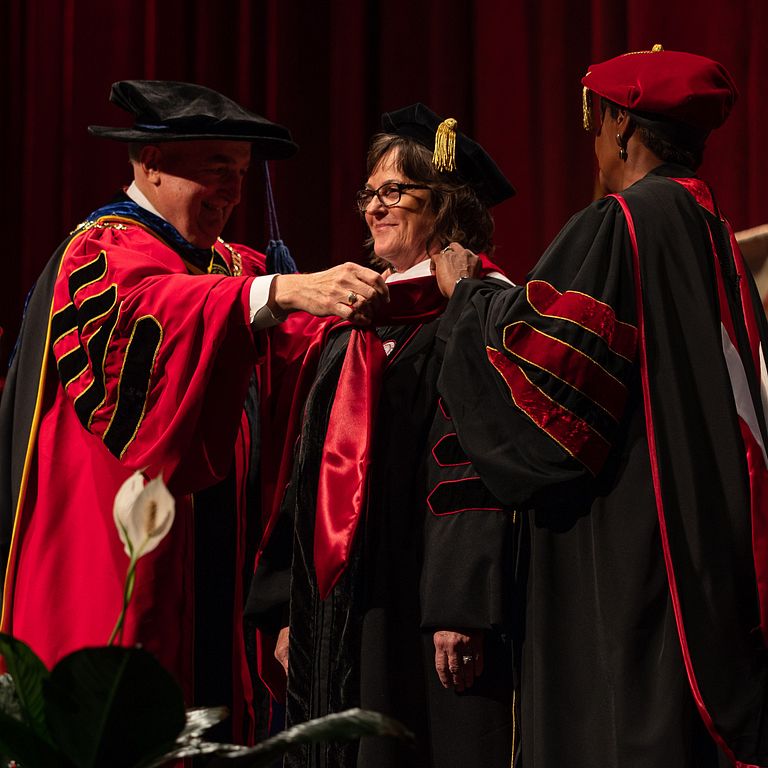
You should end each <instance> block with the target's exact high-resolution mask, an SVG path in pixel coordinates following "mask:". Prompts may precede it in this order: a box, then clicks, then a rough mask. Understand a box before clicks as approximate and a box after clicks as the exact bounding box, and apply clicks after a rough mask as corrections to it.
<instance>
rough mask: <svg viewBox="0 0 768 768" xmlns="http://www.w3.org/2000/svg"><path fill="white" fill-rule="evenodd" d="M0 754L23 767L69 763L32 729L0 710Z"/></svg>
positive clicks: (49, 767)
mask: <svg viewBox="0 0 768 768" xmlns="http://www.w3.org/2000/svg"><path fill="white" fill-rule="evenodd" d="M0 755H2V756H3V757H4V758H6V759H8V760H16V762H18V763H21V764H22V765H23V766H24V768H68V767H69V766H71V763H69V761H68V760H67V759H66V758H65V757H64V755H63V754H61V753H60V752H58V751H57V750H56V749H55V748H54V747H52V746H51V745H50V744H48V743H47V742H45V741H43V740H42V739H40V738H39V736H38V734H37V733H35V731H34V729H33V728H32V727H31V726H29V725H27V724H26V723H22V722H21V721H19V720H16V719H15V718H13V717H8V715H6V714H5V713H4V712H0Z"/></svg>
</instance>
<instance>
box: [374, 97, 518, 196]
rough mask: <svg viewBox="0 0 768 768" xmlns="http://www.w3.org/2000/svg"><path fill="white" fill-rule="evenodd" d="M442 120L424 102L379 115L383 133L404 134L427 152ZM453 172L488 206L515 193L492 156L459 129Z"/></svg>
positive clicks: (432, 149)
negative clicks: (472, 188) (454, 170)
mask: <svg viewBox="0 0 768 768" xmlns="http://www.w3.org/2000/svg"><path fill="white" fill-rule="evenodd" d="M442 122H443V119H442V118H441V117H440V116H439V115H436V114H435V113H434V112H433V111H432V110H431V109H430V108H429V107H426V106H424V104H412V105H411V106H410V107H404V108H403V109H398V110H396V111H394V112H385V113H384V114H383V115H382V116H381V126H382V128H383V130H384V133H396V134H397V135H398V136H407V137H408V138H411V139H414V140H415V141H418V142H419V144H422V145H423V146H425V147H426V148H427V149H429V150H430V151H434V149H435V134H436V133H437V128H438V126H439V125H440V124H441V123H442ZM456 171H457V172H458V174H459V175H460V176H461V178H462V179H464V180H465V181H466V182H467V183H468V184H470V185H471V186H472V187H474V189H475V192H477V195H478V197H479V198H480V199H481V200H482V201H483V202H484V203H485V204H486V205H488V206H489V207H490V206H492V205H496V204H497V203H500V202H502V201H503V200H506V199H507V198H508V197H512V195H514V194H515V188H514V187H513V186H512V184H510V182H509V180H508V179H507V177H506V176H505V175H504V174H503V173H502V172H501V169H500V168H499V166H498V165H496V163H495V162H494V160H493V158H492V157H491V156H490V155H489V154H488V153H487V152H486V151H485V150H484V149H483V148H482V147H481V146H480V145H479V144H478V143H477V142H476V141H473V140H472V139H470V138H469V136H465V135H464V134H463V133H461V132H460V131H456Z"/></svg>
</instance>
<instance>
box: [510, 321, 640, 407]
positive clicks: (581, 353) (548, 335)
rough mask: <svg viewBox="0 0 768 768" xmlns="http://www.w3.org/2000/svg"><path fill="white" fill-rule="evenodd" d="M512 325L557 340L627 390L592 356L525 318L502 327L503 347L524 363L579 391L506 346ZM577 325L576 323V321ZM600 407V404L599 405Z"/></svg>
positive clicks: (625, 386) (625, 388)
mask: <svg viewBox="0 0 768 768" xmlns="http://www.w3.org/2000/svg"><path fill="white" fill-rule="evenodd" d="M514 325H527V326H528V327H529V328H530V329H531V330H532V331H533V332H534V333H537V334H538V335H539V336H546V338H548V339H552V341H555V342H557V343H558V344H562V345H563V346H564V347H568V348H569V349H572V350H573V351H574V352H576V354H577V355H580V356H581V357H584V358H586V359H587V360H589V361H591V362H592V363H594V364H595V365H596V366H597V367H598V368H599V369H600V370H601V371H602V372H603V373H604V374H605V375H606V376H608V377H609V378H611V379H613V380H614V381H615V382H616V383H617V384H618V385H619V386H620V387H621V388H622V389H623V390H625V391H626V390H627V385H626V384H625V383H624V382H623V381H621V379H617V378H616V377H615V376H614V375H613V374H612V373H611V372H610V371H607V370H606V369H605V368H603V366H602V365H600V363H598V362H597V360H595V358H594V357H590V356H589V355H588V354H586V353H585V352H582V351H581V350H580V349H577V348H576V347H574V346H573V345H572V344H569V343H568V342H567V341H563V340H562V339H558V338H557V337H556V336H550V334H548V333H544V331H540V330H539V329H538V328H534V327H533V326H532V325H531V324H530V323H528V322H527V321H525V320H517V321H515V322H514V323H510V324H509V325H508V326H506V327H505V328H504V349H506V350H507V352H509V353H510V354H512V355H514V356H515V357H519V358H520V359H521V360H525V362H526V363H530V364H531V365H533V366H535V367H536V368H540V369H541V370H542V371H546V372H547V373H549V374H550V375H552V376H554V377H555V378H556V379H560V381H562V382H563V383H565V384H567V385H568V386H569V387H573V389H575V390H576V391H577V392H580V391H581V390H579V389H578V388H577V387H574V386H573V384H571V382H570V381H567V380H566V379H563V378H560V376H558V375H557V374H556V373H555V372H554V371H550V370H549V369H547V368H545V367H544V366H543V365H539V364H538V363H535V362H533V360H528V359H527V358H525V357H523V356H522V355H521V354H520V353H519V352H515V350H514V349H510V348H509V347H508V346H507V331H508V330H509V329H510V328H512V326H514ZM577 325H578V323H577ZM619 357H621V356H620V355H619ZM581 394H582V395H584V396H585V397H589V395H587V394H586V392H582V393H581ZM589 399H590V400H592V398H591V397H589ZM601 407H602V406H601Z"/></svg>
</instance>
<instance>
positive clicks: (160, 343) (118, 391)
mask: <svg viewBox="0 0 768 768" xmlns="http://www.w3.org/2000/svg"><path fill="white" fill-rule="evenodd" d="M146 319H150V320H154V321H155V323H156V324H157V327H158V328H159V329H160V338H159V339H158V341H157V345H156V346H155V352H154V354H153V355H152V365H151V366H150V367H149V381H147V392H146V394H145V395H144V405H143V407H142V409H141V415H140V416H139V420H138V422H137V423H136V429H134V430H133V434H132V435H131V437H130V439H129V440H128V442H127V443H126V444H125V446H123V450H122V451H120V456H119V458H121V459H122V458H123V454H124V453H125V452H126V451H127V450H128V446H130V444H131V443H132V442H133V441H134V440H135V439H136V435H137V434H138V432H139V428H140V427H141V423H142V421H144V414H145V413H146V412H147V399H148V398H149V382H150V381H151V380H152V373H153V371H154V368H155V363H156V362H157V353H158V352H159V351H160V347H161V345H162V343H163V326H162V325H161V323H160V321H159V320H158V319H157V318H156V317H155V316H154V315H142V316H141V317H137V318H136V321H135V322H134V324H133V328H132V329H131V336H130V338H129V339H128V345H127V346H126V348H125V349H126V354H125V357H124V358H123V364H122V365H121V366H120V376H119V377H118V379H117V397H116V398H115V407H114V408H113V410H112V416H111V417H110V419H109V424H107V428H106V429H105V430H104V432H103V433H102V435H101V440H102V442H103V441H104V435H106V434H107V432H109V429H110V427H111V426H112V422H113V421H114V419H115V414H116V413H117V408H118V406H119V404H120V384H121V382H122V381H123V372H124V370H125V363H126V360H127V359H128V350H129V349H130V346H131V342H132V341H133V337H134V335H135V333H136V326H137V324H138V323H139V321H140V320H146Z"/></svg>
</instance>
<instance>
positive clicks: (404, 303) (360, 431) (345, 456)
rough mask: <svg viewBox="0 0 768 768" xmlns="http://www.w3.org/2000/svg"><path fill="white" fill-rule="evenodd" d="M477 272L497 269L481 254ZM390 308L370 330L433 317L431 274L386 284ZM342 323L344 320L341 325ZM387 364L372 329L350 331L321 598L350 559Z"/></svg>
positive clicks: (323, 498) (324, 485) (337, 413)
mask: <svg viewBox="0 0 768 768" xmlns="http://www.w3.org/2000/svg"><path fill="white" fill-rule="evenodd" d="M480 259H481V269H482V274H483V275H487V274H488V273H489V272H492V271H500V270H499V269H498V268H497V267H496V266H495V265H493V264H492V263H491V262H490V261H488V259H487V258H486V257H485V256H484V255H481V257H480ZM389 296H390V301H389V304H387V305H384V306H382V307H381V309H380V311H379V312H378V313H377V316H376V318H375V321H374V322H375V325H405V324H416V323H421V322H426V321H428V320H432V319H434V318H436V317H439V316H440V315H441V314H442V312H443V310H444V308H445V305H446V300H445V298H444V297H443V295H442V294H441V293H440V291H439V289H438V287H437V281H436V280H435V279H434V278H433V277H421V278H414V279H412V280H403V281H398V282H394V283H390V284H389ZM345 324H346V323H345ZM386 364H387V356H386V354H385V352H384V347H383V345H382V341H381V339H380V338H379V336H378V334H377V333H376V331H375V329H374V328H370V327H369V328H353V329H352V333H351V335H350V339H349V344H348V345H347V352H346V355H345V357H344V363H343V364H342V369H341V373H340V375H339V383H338V387H337V389H336V396H335V398H334V402H333V406H332V407H331V413H330V418H329V422H328V429H327V431H326V437H325V443H324V445H323V454H322V460H321V464H320V476H319V481H318V488H317V507H316V516H315V540H314V560H315V575H316V578H317V586H318V590H319V594H320V597H321V599H323V600H324V599H325V598H326V597H327V596H328V595H329V594H330V592H331V590H332V589H333V587H334V586H335V584H336V582H337V581H338V580H339V578H340V577H341V575H342V573H344V570H345V569H346V566H347V563H348V562H349V554H350V551H351V547H352V541H353V539H354V536H355V531H356V530H357V525H358V522H359V520H360V516H361V514H363V512H364V510H365V505H366V500H367V497H368V487H367V486H368V476H369V475H368V472H369V468H370V462H371V445H372V442H373V437H374V427H375V423H376V411H377V406H378V401H379V393H380V390H381V380H382V375H383V372H384V369H385V367H386Z"/></svg>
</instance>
